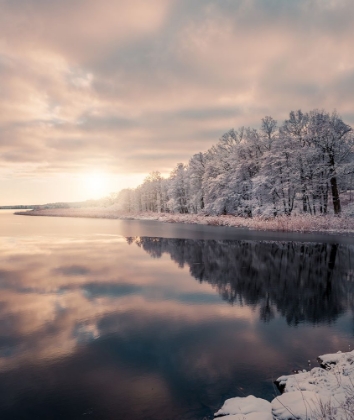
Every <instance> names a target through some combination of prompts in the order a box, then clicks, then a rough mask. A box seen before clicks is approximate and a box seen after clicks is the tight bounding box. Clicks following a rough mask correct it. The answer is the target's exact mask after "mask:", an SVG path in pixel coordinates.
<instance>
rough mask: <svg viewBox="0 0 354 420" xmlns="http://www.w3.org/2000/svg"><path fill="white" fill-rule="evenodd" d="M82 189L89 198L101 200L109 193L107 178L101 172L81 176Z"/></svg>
mask: <svg viewBox="0 0 354 420" xmlns="http://www.w3.org/2000/svg"><path fill="white" fill-rule="evenodd" d="M82 182H83V187H84V189H85V190H86V193H87V194H88V196H89V197H90V198H101V197H104V196H105V195H107V194H108V193H109V180H108V176H107V174H105V173H102V172H90V173H87V174H84V175H83V176H82Z"/></svg>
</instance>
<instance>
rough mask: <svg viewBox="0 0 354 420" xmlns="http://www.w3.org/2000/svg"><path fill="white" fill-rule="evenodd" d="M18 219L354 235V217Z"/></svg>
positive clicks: (91, 212) (97, 210)
mask: <svg viewBox="0 0 354 420" xmlns="http://www.w3.org/2000/svg"><path fill="white" fill-rule="evenodd" d="M14 214H15V215H21V216H32V217H36V216H38V217H41V216H42V217H43V216H44V217H79V218H92V219H119V220H152V221H159V222H165V223H185V224H188V223H189V224H200V225H209V226H228V227H235V228H243V229H249V230H254V231H270V232H271V231H273V232H297V233H328V234H331V233H332V234H338V233H339V234H354V218H353V217H345V216H342V217H336V216H332V215H326V216H311V215H298V216H295V215H294V216H277V217H274V218H271V219H265V218H262V217H254V218H243V217H240V216H231V215H225V216H224V215H222V216H205V215H198V214H171V213H152V212H145V213H123V212H121V211H119V210H117V209H116V208H114V207H113V206H112V207H106V208H102V207H87V208H65V209H41V210H29V211H16V212H14Z"/></svg>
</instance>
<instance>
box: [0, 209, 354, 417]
mask: <svg viewBox="0 0 354 420" xmlns="http://www.w3.org/2000/svg"><path fill="white" fill-rule="evenodd" d="M267 239H268V240H267ZM301 241H303V242H301ZM0 252H1V254H0V255H1V258H0V288H1V293H0V418H1V419H16V420H17V419H19V420H20V419H31V420H34V419H36V420H38V419H39V420H42V419H43V420H44V419H45V420H47V419H69V420H70V419H100V420H101V419H102V420H106V419H109V420H110V419H112V420H113V419H114V420H117V419H128V420H130V419H131V420H135V419H153V420H160V419H161V420H162V419H163V420H166V419H169V420H174V419H189V420H192V419H193V420H194V419H195V420H202V419H203V418H204V417H206V418H211V417H212V413H213V412H214V411H215V410H216V409H218V408H219V407H220V406H221V404H222V403H223V401H224V400H225V399H226V398H228V397H231V396H237V395H238V396H243V395H248V394H250V393H252V394H255V395H256V396H259V397H264V398H268V399H271V398H273V396H274V394H275V392H276V391H275V389H274V387H273V385H272V381H273V380H274V379H275V378H277V377H278V376H279V375H281V374H284V373H287V372H290V371H291V370H292V369H296V368H306V367H307V361H308V360H311V361H312V364H313V365H316V356H318V355H319V354H321V353H325V352H334V351H338V350H344V351H345V350H347V349H348V348H349V346H351V348H353V347H354V340H353V332H354V322H353V305H354V300H353V295H354V293H353V292H354V239H351V238H349V237H340V236H338V237H328V236H326V235H304V236H301V235H281V234H270V233H259V234H256V235H252V234H251V233H250V232H248V231H245V230H241V231H237V230H235V229H227V228H217V227H203V226H187V225H178V224H171V225H168V224H163V223H158V222H136V221H117V220H92V219H91V220H90V219H64V218H39V217H25V216H14V215H12V214H11V213H10V212H6V211H3V212H0Z"/></svg>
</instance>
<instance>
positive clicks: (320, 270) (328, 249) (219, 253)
mask: <svg viewBox="0 0 354 420" xmlns="http://www.w3.org/2000/svg"><path fill="white" fill-rule="evenodd" d="M127 241H128V243H135V244H137V245H138V246H139V247H141V248H142V249H144V250H145V251H146V252H147V253H148V254H150V255H151V256H152V257H153V258H159V257H161V256H162V254H164V253H167V254H169V255H170V256H171V259H172V260H173V261H175V262H176V263H177V264H178V265H179V266H180V267H183V266H184V265H185V264H187V265H188V266H189V270H190V273H191V275H192V276H193V277H194V278H195V279H197V280H198V281H199V282H201V283H202V282H208V283H210V284H212V285H213V286H214V287H215V289H216V290H217V291H218V293H219V294H220V295H221V296H222V298H223V299H224V300H226V301H227V302H229V303H230V304H235V303H237V304H240V305H243V304H246V305H255V306H256V305H257V306H259V313H260V317H261V319H262V320H263V321H264V322H269V321H270V320H271V319H272V318H274V316H275V313H276V312H278V313H280V314H281V315H282V316H283V317H285V318H286V320H287V322H288V324H290V325H297V324H299V323H300V322H309V323H313V324H319V323H331V322H334V321H335V320H336V319H337V318H338V316H339V315H340V314H343V313H344V312H346V311H347V310H348V309H351V310H352V309H353V307H352V306H353V291H354V286H353V284H354V248H353V247H352V246H345V245H338V244H322V243H321V244H320V243H296V242H256V241H230V240H224V241H215V240H190V239H165V238H148V237H139V238H127Z"/></svg>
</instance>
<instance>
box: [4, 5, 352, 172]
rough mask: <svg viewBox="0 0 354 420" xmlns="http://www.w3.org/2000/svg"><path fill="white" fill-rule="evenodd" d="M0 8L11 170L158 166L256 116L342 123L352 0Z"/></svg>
mask: <svg viewBox="0 0 354 420" xmlns="http://www.w3.org/2000/svg"><path fill="white" fill-rule="evenodd" d="M0 5H1V10H2V13H1V16H0V28H1V29H0V32H1V41H0V75H1V81H0V91H1V95H2V101H1V104H0V159H1V162H2V165H3V167H5V166H6V167H7V168H9V171H11V167H12V166H11V165H13V164H14V163H22V164H23V167H24V168H27V169H26V171H28V170H29V169H28V168H31V169H30V170H34V171H40V172H41V173H45V171H46V168H47V170H48V174H49V173H53V172H54V171H56V172H58V173H61V172H71V173H74V172H77V171H81V170H82V169H83V168H89V167H91V166H92V165H93V164H95V165H96V166H104V167H105V168H106V170H107V171H110V172H117V173H141V172H144V173H147V172H149V171H151V170H156V169H158V170H160V171H162V172H168V171H169V170H171V169H172V167H173V166H174V165H175V163H176V162H177V161H185V162H187V161H188V159H189V157H190V156H191V155H192V154H194V153H196V152H199V151H203V150H206V149H207V148H208V147H210V146H211V145H212V144H213V143H214V142H216V141H217V140H218V138H219V137H220V136H221V135H222V134H223V132H225V131H227V130H229V129H230V128H232V127H235V128H237V127H238V126H241V125H255V126H257V125H258V124H259V121H260V119H261V118H262V117H263V116H264V115H272V116H273V117H274V118H275V119H277V120H278V121H281V120H282V119H283V118H285V117H286V116H287V114H288V112H289V111H290V110H292V109H298V108H302V109H303V110H310V109H312V108H325V109H328V110H329V111H331V110H333V109H337V111H338V112H339V113H340V114H342V115H343V116H344V117H345V118H347V119H346V122H347V123H350V124H353V123H354V113H353V110H352V100H351V98H352V94H351V93H352V90H353V74H354V73H353V72H354V58H353V55H352V53H351V52H352V45H351V39H353V37H354V29H353V25H352V21H353V18H354V10H353V8H352V4H351V1H350V0H331V1H327V2H322V1H320V0H299V1H287V2H284V1H282V0H270V1H264V0H242V1H238V2H235V1H231V0H225V1H223V2H215V1H212V0H195V1H193V2H190V1H187V0H182V1H175V0H152V1H150V2H146V1H143V0H134V1H131V2H125V1H121V0H116V1H108V0H103V1H102V2H96V1H94V0H85V1H84V0H70V1H69V0H63V1H61V2H57V1H54V0H50V1H44V0H15V1H9V0H0ZM29 164H30V165H29ZM32 164H33V166H31V165H32ZM36 164H37V168H36ZM26 171H25V170H24V172H23V174H22V175H25V174H26ZM16 173H17V174H18V172H16ZM28 176H30V174H29V173H28ZM48 176H49V175H48Z"/></svg>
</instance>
